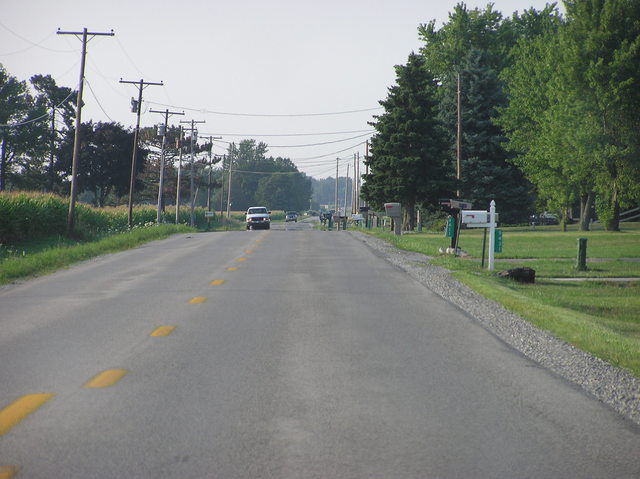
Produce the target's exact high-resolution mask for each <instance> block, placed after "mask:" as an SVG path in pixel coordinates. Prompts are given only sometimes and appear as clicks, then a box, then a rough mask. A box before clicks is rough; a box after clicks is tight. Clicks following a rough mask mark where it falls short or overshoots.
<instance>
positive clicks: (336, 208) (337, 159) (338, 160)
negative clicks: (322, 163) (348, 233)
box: [334, 158, 340, 215]
mask: <svg viewBox="0 0 640 479" xmlns="http://www.w3.org/2000/svg"><path fill="white" fill-rule="evenodd" d="M339 162H340V158H336V202H335V210H334V211H335V213H334V214H336V215H337V214H338V163H339Z"/></svg>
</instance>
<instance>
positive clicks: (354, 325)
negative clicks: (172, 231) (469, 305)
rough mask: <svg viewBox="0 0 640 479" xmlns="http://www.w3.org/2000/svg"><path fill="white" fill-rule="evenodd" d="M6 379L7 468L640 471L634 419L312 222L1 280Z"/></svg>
mask: <svg viewBox="0 0 640 479" xmlns="http://www.w3.org/2000/svg"><path fill="white" fill-rule="evenodd" d="M0 385H1V387H0V410H1V411H0V478H4V477H11V476H14V477H16V478H23V477H24V478H47V479H51V478H78V479H80V478H81V479H88V478H118V479H121V478H154V479H158V478H181V479H200V478H224V479H232V478H233V479H237V478H273V479H288V478H299V479H303V478H304V479H308V478H335V479H349V478H361V479H365V478H367V479H370V478H380V479H395V478H509V479H510V478H554V479H556V478H586V477H589V478H605V477H606V478H638V477H640V454H639V453H640V432H639V429H638V427H637V426H635V425H634V424H632V423H631V422H630V421H627V420H625V419H624V418H622V417H621V416H619V415H618V414H617V413H615V412H614V411H612V410H611V409H609V408H608V407H607V406H605V405H603V404H601V403H600V402H598V401H597V400H595V399H593V398H592V397H591V396H589V395H587V394H586V393H584V392H583V391H581V390H579V389H577V388H576V387H574V386H573V385H571V384H570V383H568V382H566V381H564V380H563V379H561V378H559V377H557V376H555V375H554V374H552V373H550V372H549V371H547V370H545V369H543V368H541V367H540V366H538V365H537V364H536V363H534V362H532V361H530V360H529V359H526V358H525V357H523V356H522V355H521V354H519V353H518V352H516V351H514V350H513V349H511V348H510V347H508V346H506V345H505V344H504V343H503V342H501V341H500V340H498V339H497V338H495V337H494V336H493V335H491V334H490V333H489V332H487V331H486V330H485V329H483V328H482V327H480V326H479V325H478V324H477V323H476V322H474V320H473V319H472V318H470V317H469V316H467V315H466V314H465V313H463V312H461V311H460V310H459V309H457V308H456V307H454V306H452V305H451V304H449V303H447V302H446V301H444V300H443V299H441V298H440V297H439V296H436V295H434V294H433V293H432V292H431V291H430V290H428V289H427V288H425V287H423V286H422V285H420V284H418V283H417V282H415V281H413V280H412V279H411V278H409V277H408V276H407V275H406V274H404V273H403V272H402V271H400V270H398V269H397V268H395V267H393V266H392V265H390V264H389V263H387V262H386V261H384V260H383V259H381V258H380V257H378V256H377V255H376V254H375V253H373V252H372V251H370V250H369V249H367V248H366V247H365V246H364V245H363V244H362V243H361V242H359V241H357V240H356V239H354V238H353V237H352V236H350V235H349V234H348V233H345V232H324V231H313V230H311V229H310V227H309V225H307V224H305V223H303V222H299V223H288V224H274V225H273V229H272V230H271V231H234V232H221V233H200V234H192V235H184V234H183V235H177V236H174V237H172V238H170V239H167V240H163V241H158V242H154V243H150V244H147V245H145V246H143V247H140V248H137V249H134V250H131V251H126V252H122V253H118V254H114V255H108V256H104V257H100V258H97V259H95V260H92V261H88V262H85V263H83V264H81V265H78V266H75V267H73V268H71V269H69V270H66V271H61V272H58V273H56V274H53V275H50V276H47V277H42V278H38V279H34V280H31V281H28V282H25V283H23V284H19V285H11V286H8V287H4V288H2V289H0ZM3 474H4V476H3Z"/></svg>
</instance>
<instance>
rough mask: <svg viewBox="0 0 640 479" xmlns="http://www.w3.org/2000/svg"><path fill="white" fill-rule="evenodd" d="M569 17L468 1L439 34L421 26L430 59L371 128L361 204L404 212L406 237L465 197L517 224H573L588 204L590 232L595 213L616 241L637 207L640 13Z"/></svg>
mask: <svg viewBox="0 0 640 479" xmlns="http://www.w3.org/2000/svg"><path fill="white" fill-rule="evenodd" d="M564 10H565V15H562V14H561V13H560V12H559V10H558V8H557V5H556V4H550V5H547V6H546V7H545V8H544V9H542V10H536V9H533V8H531V9H528V10H525V11H524V12H522V13H514V14H513V15H512V16H511V17H504V16H503V15H502V14H501V13H500V12H498V11H496V10H494V9H493V6H492V4H488V5H487V7H486V8H484V9H479V8H475V9H469V8H467V7H466V5H465V4H464V3H459V4H458V5H456V7H455V8H454V9H453V11H452V12H451V13H450V14H449V18H448V21H447V22H446V23H444V24H443V25H442V27H440V28H436V25H435V21H431V22H429V23H427V24H424V25H420V26H419V28H418V32H419V36H420V39H421V40H422V42H423V45H422V47H421V48H420V51H419V52H418V53H415V52H413V53H411V54H410V55H409V57H408V61H407V63H406V64H404V65H398V66H396V67H395V71H396V82H395V84H394V85H393V86H391V87H390V88H389V90H388V95H387V98H386V99H384V100H382V101H380V105H381V106H382V107H383V108H384V111H383V113H382V114H380V115H378V116H376V117H374V121H373V122H371V125H372V126H373V127H374V128H375V130H376V133H375V134H374V136H373V138H372V140H371V150H370V155H369V157H368V158H367V159H366V162H367V164H368V166H369V168H370V173H369V175H366V176H365V184H364V185H363V187H362V193H363V196H364V198H365V199H366V200H367V201H368V202H369V203H370V204H371V205H372V206H375V207H377V208H381V206H382V203H384V202H388V201H400V202H402V203H403V204H404V205H405V206H406V207H407V208H406V213H405V217H404V221H403V223H404V227H405V228H407V229H409V228H411V227H412V226H413V222H414V210H415V207H416V206H421V207H422V208H423V209H426V210H429V209H431V210H434V209H435V208H436V205H437V204H438V200H439V199H440V198H454V197H456V196H458V197H461V198H464V199H467V200H470V201H472V202H473V203H474V208H479V209H485V208H486V207H487V206H488V204H489V202H490V201H491V200H492V199H494V200H495V201H496V203H497V205H498V209H499V212H500V219H501V221H502V222H506V223H517V222H522V221H524V220H526V217H527V215H528V214H529V213H530V212H532V211H534V209H535V208H536V207H537V208H540V209H545V210H548V211H553V212H555V213H557V214H558V215H560V217H561V218H562V221H563V224H565V222H566V221H567V220H568V218H569V216H570V215H571V211H572V209H573V208H574V207H576V208H577V206H578V205H579V215H580V227H581V229H588V228H589V224H590V221H591V220H592V219H593V214H594V211H595V212H597V215H598V216H599V218H600V219H601V220H602V221H603V223H604V224H605V227H606V228H607V229H610V230H617V229H619V213H620V208H622V207H626V206H631V205H636V204H637V203H638V202H639V201H640V155H639V152H640V150H639V147H640V144H639V143H640V135H639V134H638V132H639V131H640V129H639V127H640V3H639V2H636V1H629V0H573V1H568V0H567V1H565V2H564ZM458 115H459V116H458ZM458 125H460V131H461V135H458ZM458 138H459V143H458ZM458 157H459V164H460V169H459V172H458V168H457V164H458Z"/></svg>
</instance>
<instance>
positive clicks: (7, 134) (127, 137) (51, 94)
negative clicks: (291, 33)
mask: <svg viewBox="0 0 640 479" xmlns="http://www.w3.org/2000/svg"><path fill="white" fill-rule="evenodd" d="M76 97H77V92H75V91H73V90H72V89H70V88H67V87H61V86H58V85H56V82H55V80H53V78H51V76H50V75H46V76H44V75H34V76H33V77H31V78H30V79H29V82H26V81H20V80H18V79H17V78H15V77H14V76H12V75H10V74H9V73H8V72H7V71H6V70H5V69H4V67H3V66H2V65H1V64H0V191H3V190H30V191H41V192H54V193H57V194H60V195H65V196H66V195H68V194H69V178H70V175H71V164H72V161H71V160H72V156H73V144H74V137H75V127H74V120H75V114H76V104H75V102H76ZM181 136H183V138H180V137H181ZM133 137H134V135H133V131H132V129H131V128H125V127H124V126H122V125H121V124H120V123H116V122H93V121H88V122H83V123H82V124H81V126H80V138H81V143H80V152H79V162H78V172H77V182H78V190H79V191H80V192H81V195H80V198H81V199H82V200H83V201H86V202H90V203H93V204H95V205H96V206H105V205H114V204H121V203H123V202H125V201H124V197H125V195H128V190H129V182H130V174H131V157H132V153H133ZM166 138H167V141H166V145H167V147H165V179H166V181H165V184H164V185H165V188H164V192H163V205H164V204H173V203H174V202H175V201H176V196H177V194H178V191H180V197H181V198H182V201H181V202H184V203H187V202H188V201H189V199H190V196H191V191H190V188H191V177H190V175H191V174H193V175H194V182H193V183H194V186H195V191H194V192H193V195H194V197H195V203H196V204H197V205H201V206H204V205H206V204H207V203H208V201H209V198H208V194H209V191H211V190H213V191H214V193H213V195H212V197H211V201H212V202H213V207H212V209H213V210H216V209H217V206H218V205H219V204H220V205H222V206H223V207H221V209H226V202H227V199H228V191H229V172H230V170H231V175H230V176H231V196H230V201H231V203H232V207H233V208H234V209H246V208H247V207H248V206H251V205H254V204H256V203H260V204H264V205H267V206H269V207H270V208H272V209H291V210H297V211H302V210H306V209H307V208H308V207H309V200H310V198H311V182H310V179H309V178H307V177H306V175H304V174H303V173H301V172H299V171H298V169H297V168H296V166H295V165H294V164H293V162H291V160H289V159H288V158H280V157H278V158H273V157H267V156H266V154H267V151H268V145H266V144H265V143H257V142H256V141H255V140H243V141H241V142H240V143H239V144H237V145H236V144H235V143H231V144H230V145H229V146H228V149H227V152H226V154H225V155H213V154H212V151H211V148H212V145H211V143H204V144H202V143H203V142H202V141H201V142H200V144H198V142H197V138H196V137H194V140H195V141H194V144H195V148H194V153H195V157H196V160H195V162H194V168H191V165H190V154H191V149H190V144H191V138H190V137H188V136H187V137H186V138H184V134H181V129H180V128H178V127H170V128H168V130H167V137H166ZM160 151H161V137H159V136H158V134H157V131H156V128H154V127H150V128H142V129H141V130H140V134H139V150H138V155H137V161H136V169H137V171H136V183H135V199H136V201H137V202H142V203H155V202H156V201H157V195H158V183H159V170H160ZM223 158H224V160H223ZM216 165H217V166H216ZM180 167H182V168H180ZM179 169H181V174H180V175H178V170H179ZM178 176H180V184H179V185H178ZM223 187H224V188H225V190H224V191H223V190H222V188H223Z"/></svg>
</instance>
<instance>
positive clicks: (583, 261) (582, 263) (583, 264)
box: [576, 238, 587, 271]
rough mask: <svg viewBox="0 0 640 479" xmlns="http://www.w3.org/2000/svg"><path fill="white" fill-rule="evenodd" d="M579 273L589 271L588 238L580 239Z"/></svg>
mask: <svg viewBox="0 0 640 479" xmlns="http://www.w3.org/2000/svg"><path fill="white" fill-rule="evenodd" d="M576 268H577V269H578V271H586V270H587V238H578V262H577V264H576Z"/></svg>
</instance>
